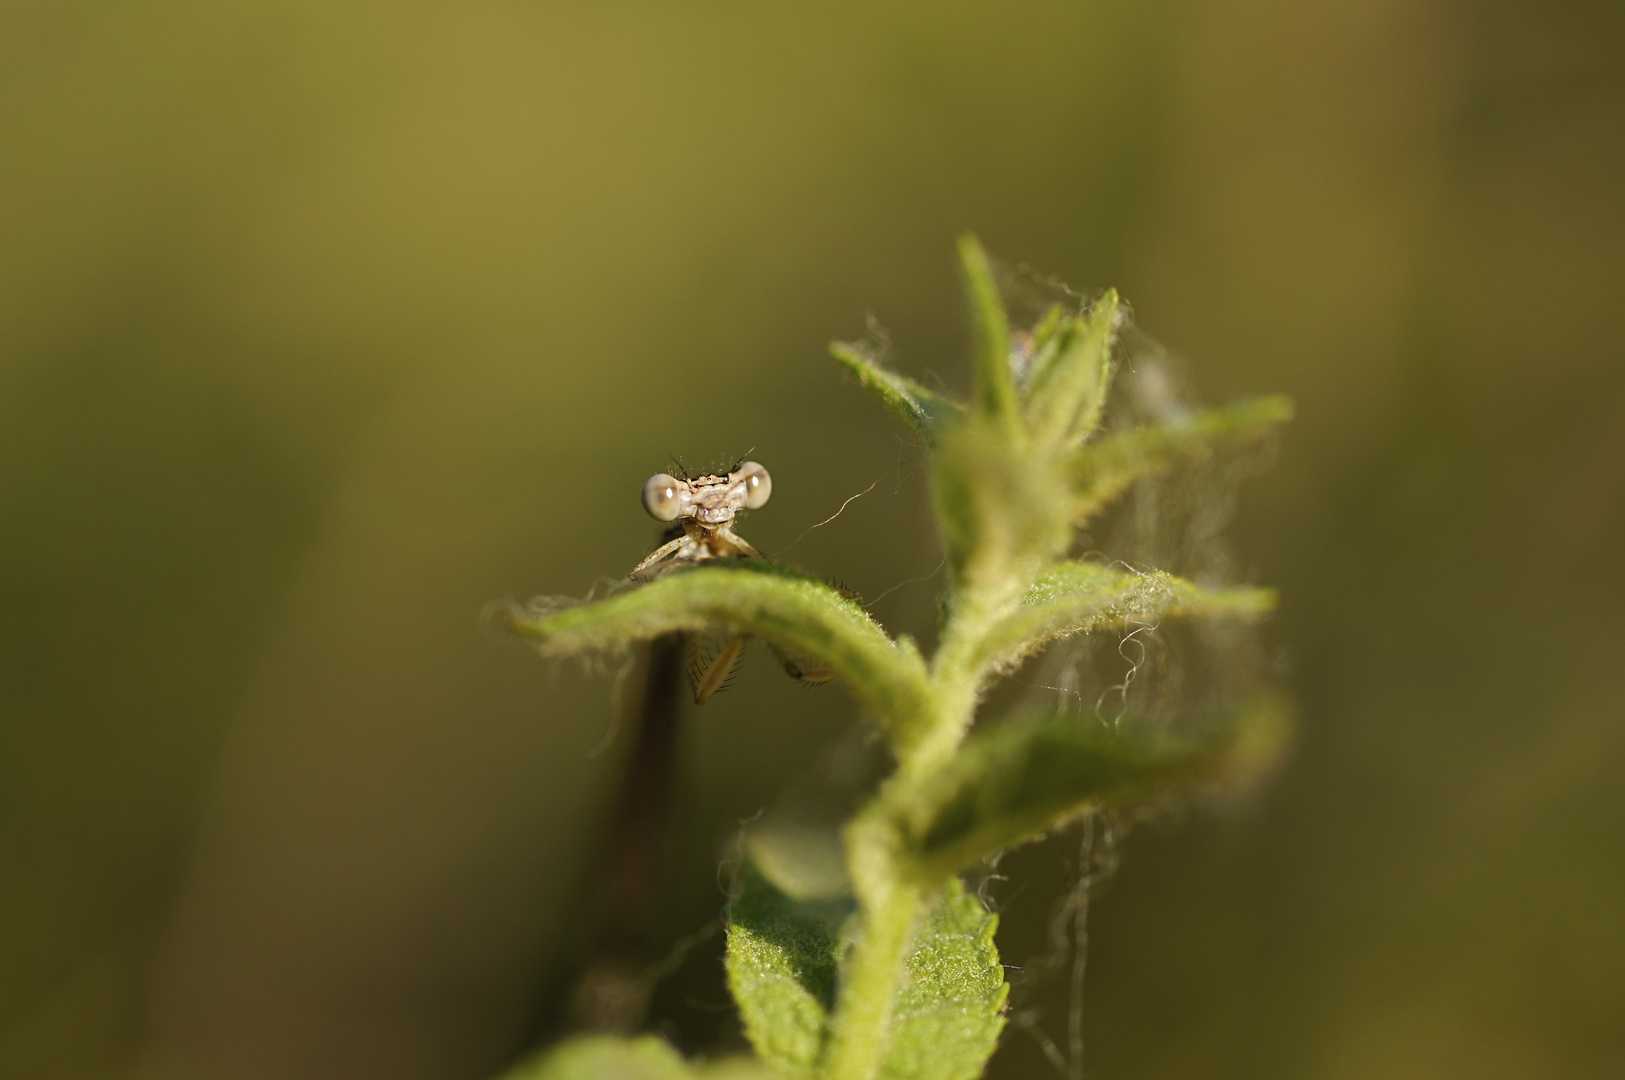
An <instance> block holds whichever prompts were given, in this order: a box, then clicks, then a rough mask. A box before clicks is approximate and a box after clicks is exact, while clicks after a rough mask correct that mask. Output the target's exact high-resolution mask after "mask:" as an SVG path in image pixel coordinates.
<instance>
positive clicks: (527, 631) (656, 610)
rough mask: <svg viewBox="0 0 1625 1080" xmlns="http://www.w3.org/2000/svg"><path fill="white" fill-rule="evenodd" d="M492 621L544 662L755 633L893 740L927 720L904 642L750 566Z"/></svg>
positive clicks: (817, 593) (678, 576)
mask: <svg viewBox="0 0 1625 1080" xmlns="http://www.w3.org/2000/svg"><path fill="white" fill-rule="evenodd" d="M719 563H720V565H719ZM501 622H502V625H503V627H504V628H505V629H506V630H508V631H509V632H511V633H513V634H516V635H518V636H519V637H522V638H527V639H529V640H531V641H534V642H535V643H536V644H537V646H538V648H539V650H540V652H541V653H542V655H543V656H548V657H566V656H575V655H580V654H584V653H591V652H619V651H623V650H625V649H626V648H627V647H628V646H629V645H631V644H632V643H633V642H636V641H643V640H647V639H649V638H654V637H658V636H659V635H661V634H668V633H671V632H673V631H678V630H687V631H703V630H705V629H707V628H710V627H722V628H725V629H728V630H731V631H734V632H735V633H749V634H756V635H758V636H760V637H762V638H764V639H766V640H767V641H768V642H769V643H770V644H772V645H775V646H777V647H779V648H781V649H784V650H787V651H790V652H794V653H798V654H802V655H805V656H808V657H810V658H813V659H816V660H818V661H820V662H822V663H825V664H828V665H830V666H831V667H833V668H834V669H835V671H836V672H837V673H838V674H839V676H840V678H841V679H843V680H844V681H845V682H846V683H847V685H848V686H849V687H850V688H851V690H852V692H853V694H855V695H856V696H857V698H858V700H859V701H861V702H863V703H864V704H865V705H866V706H867V707H868V708H869V711H870V712H871V714H872V715H873V716H874V717H875V718H876V719H877V720H879V721H881V722H882V723H889V724H891V725H893V726H892V727H891V728H890V731H891V733H892V735H893V736H894V738H898V739H904V738H907V737H908V736H909V735H910V734H911V731H912V729H913V728H915V727H916V726H918V725H919V724H920V723H923V721H924V719H925V717H927V716H928V715H929V700H928V693H929V687H928V684H927V676H926V670H925V663H924V661H922V660H921V659H920V654H919V651H918V650H917V649H916V648H915V647H914V642H913V641H912V640H911V639H909V638H906V637H905V638H903V639H902V640H900V641H896V642H894V641H892V639H891V638H889V637H887V636H886V632H885V631H884V630H882V629H881V628H880V626H879V625H878V624H877V623H876V622H875V621H874V620H873V619H871V618H870V617H869V613H868V612H866V611H864V610H863V608H861V607H859V606H858V605H857V604H856V603H855V602H853V601H852V600H848V599H846V598H844V597H842V596H841V595H840V594H839V593H838V592H837V591H836V590H835V589H833V588H831V587H830V586H828V585H826V584H825V583H824V582H822V581H820V580H819V579H817V578H815V577H811V576H809V575H806V574H802V573H800V572H799V571H796V570H791V569H789V568H787V567H783V566H776V565H774V564H772V563H767V562H762V561H759V560H755V559H750V560H744V561H738V562H734V561H728V562H726V563H723V562H721V560H718V562H714V563H707V564H703V565H698V566H694V567H690V568H680V569H677V570H674V571H672V572H670V573H668V574H666V575H665V576H664V577H661V578H659V579H657V580H655V581H652V582H650V583H648V584H646V585H641V586H638V587H637V588H633V589H627V590H625V591H623V592H620V593H616V594H615V595H613V596H610V597H609V598H607V599H604V600H599V601H595V602H591V603H580V602H576V601H571V600H559V599H556V598H552V597H543V598H541V599H539V600H535V601H532V602H531V603H530V604H529V605H528V606H526V607H524V608H514V609H512V610H509V611H507V612H506V613H505V614H504V616H503V617H502V619H501Z"/></svg>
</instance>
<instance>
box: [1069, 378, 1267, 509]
mask: <svg viewBox="0 0 1625 1080" xmlns="http://www.w3.org/2000/svg"><path fill="white" fill-rule="evenodd" d="M1290 419H1292V399H1291V398H1288V397H1285V396H1283V395H1279V394H1277V395H1274V396H1271V397H1263V398H1258V399H1256V400H1253V401H1245V402H1242V403H1240V404H1238V405H1232V406H1230V407H1228V408H1224V409H1208V410H1205V411H1203V412H1199V413H1196V414H1194V415H1192V416H1189V417H1186V418H1184V419H1182V420H1178V421H1173V422H1169V423H1163V424H1150V425H1147V426H1145V427H1139V428H1134V429H1132V430H1129V431H1120V432H1114V433H1112V434H1110V435H1106V436H1103V437H1101V438H1099V439H1096V440H1095V441H1094V442H1092V443H1089V444H1087V445H1085V446H1084V447H1083V448H1082V449H1080V450H1077V451H1075V452H1074V453H1073V454H1072V455H1071V456H1070V457H1069V458H1068V459H1067V471H1068V472H1069V474H1070V475H1071V477H1072V484H1073V491H1074V493H1075V495H1074V499H1075V505H1074V510H1073V514H1074V517H1075V518H1076V519H1077V520H1080V521H1081V520H1083V519H1085V518H1087V517H1089V516H1090V515H1091V514H1094V513H1095V512H1096V511H1098V510H1100V509H1101V507H1103V506H1105V505H1106V504H1107V503H1109V502H1110V501H1111V500H1112V499H1114V498H1116V497H1117V496H1118V495H1120V494H1122V492H1123V491H1124V490H1126V489H1127V488H1128V487H1129V486H1130V485H1132V484H1133V483H1134V482H1135V481H1137V480H1139V479H1141V478H1143V477H1146V476H1150V475H1152V474H1153V473H1156V472H1160V471H1161V470H1163V469H1166V468H1168V467H1169V466H1171V465H1174V464H1177V463H1178V462H1180V461H1186V460H1190V459H1193V458H1197V457H1200V456H1201V455H1203V454H1206V453H1208V452H1209V451H1210V450H1212V449H1213V448H1214V447H1217V446H1220V445H1224V444H1227V443H1237V442H1245V441H1248V440H1251V439H1257V438H1260V437H1261V436H1263V435H1264V434H1266V433H1267V432H1269V431H1270V430H1271V429H1273V428H1274V427H1276V426H1277V425H1279V424H1283V423H1285V422H1286V421H1288V420H1290Z"/></svg>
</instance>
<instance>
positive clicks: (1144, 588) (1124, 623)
mask: <svg viewBox="0 0 1625 1080" xmlns="http://www.w3.org/2000/svg"><path fill="white" fill-rule="evenodd" d="M1274 608H1275V591H1274V590H1273V589H1259V588H1250V587H1246V586H1239V587H1230V588H1219V589H1212V588H1204V587H1203V586H1201V585H1198V584H1196V583H1195V582H1193V581H1187V580H1186V579H1185V578H1182V577H1177V576H1175V575H1173V574H1167V573H1163V572H1162V571H1160V570H1152V571H1148V572H1143V573H1142V572H1141V571H1138V570H1134V569H1131V568H1129V567H1127V566H1124V565H1123V564H1121V563H1110V564H1108V563H1103V562H1097V561H1094V560H1089V559H1084V560H1079V561H1076V562H1063V563H1057V564H1056V565H1054V566H1052V567H1050V568H1049V569H1048V570H1047V571H1045V572H1044V574H1043V575H1042V576H1040V577H1039V578H1038V580H1037V581H1035V582H1034V583H1033V585H1032V587H1031V588H1029V589H1028V590H1027V594H1026V595H1025V596H1024V597H1023V598H1022V605H1021V607H1019V608H1017V609H1016V610H1015V611H1013V612H1011V613H1010V614H1009V615H1008V616H1006V617H1005V618H1004V619H1003V620H1001V621H1000V622H999V623H998V624H997V625H995V626H994V627H993V629H992V630H991V631H989V633H988V635H987V637H986V638H985V639H984V640H983V645H982V649H981V651H980V653H979V654H978V656H977V660H978V662H979V663H981V664H984V665H986V666H988V667H990V668H993V669H996V670H1003V669H1008V668H1010V667H1012V666H1014V665H1015V664H1017V663H1019V662H1020V661H1021V660H1023V659H1025V658H1026V657H1028V656H1030V655H1032V654H1033V653H1035V652H1037V651H1038V650H1039V649H1042V648H1043V647H1044V646H1046V645H1048V644H1049V643H1051V642H1052V641H1055V640H1057V639H1059V638H1064V637H1071V636H1072V635H1074V634H1087V633H1089V632H1091V631H1095V630H1105V629H1120V628H1123V627H1128V626H1150V625H1154V624H1155V623H1157V622H1158V621H1159V620H1161V619H1167V618H1198V617H1204V616H1234V617H1243V618H1247V617H1256V616H1259V615H1264V614H1267V613H1269V612H1270V611H1272V610H1274Z"/></svg>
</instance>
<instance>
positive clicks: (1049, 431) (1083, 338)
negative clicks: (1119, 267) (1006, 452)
mask: <svg viewBox="0 0 1625 1080" xmlns="http://www.w3.org/2000/svg"><path fill="white" fill-rule="evenodd" d="M1121 321H1122V304H1121V303H1120V301H1119V300H1118V297H1117V293H1116V291H1115V290H1111V289H1108V290H1107V291H1106V294H1105V295H1104V296H1102V297H1101V298H1100V299H1099V300H1097V301H1095V303H1094V304H1093V305H1091V307H1090V309H1089V311H1088V312H1087V313H1086V314H1083V315H1079V316H1076V317H1071V318H1067V319H1066V320H1064V322H1063V323H1062V324H1061V326H1060V328H1059V330H1058V331H1057V333H1056V334H1055V337H1054V345H1053V347H1051V348H1049V349H1048V350H1041V351H1040V353H1039V357H1038V360H1037V361H1036V362H1035V364H1034V371H1033V376H1032V379H1031V381H1030V382H1029V383H1028V385H1027V404H1026V408H1027V425H1028V428H1029V429H1030V430H1031V432H1032V435H1033V442H1034V443H1035V444H1036V445H1038V446H1040V447H1048V448H1054V449H1056V450H1062V449H1067V448H1070V447H1073V446H1076V445H1077V444H1078V443H1080V442H1082V441H1083V440H1084V439H1085V438H1086V437H1088V436H1089V435H1090V434H1091V433H1092V432H1093V431H1094V430H1095V428H1096V426H1097V425H1099V423H1100V412H1101V409H1102V407H1103V406H1104V405H1105V403H1106V390H1107V388H1108V387H1109V386H1110V385H1111V377H1112V360H1111V352H1112V344H1113V343H1114V342H1115V341H1116V340H1117V330H1118V326H1119V325H1120V323H1121Z"/></svg>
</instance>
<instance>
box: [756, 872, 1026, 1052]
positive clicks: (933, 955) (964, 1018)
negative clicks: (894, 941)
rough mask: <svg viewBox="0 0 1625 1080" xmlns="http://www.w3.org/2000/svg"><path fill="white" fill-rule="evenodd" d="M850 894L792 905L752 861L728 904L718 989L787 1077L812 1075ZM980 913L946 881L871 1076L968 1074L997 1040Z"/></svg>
mask: <svg viewBox="0 0 1625 1080" xmlns="http://www.w3.org/2000/svg"><path fill="white" fill-rule="evenodd" d="M852 910H853V907H852V902H851V901H850V900H846V901H843V902H839V903H829V902H817V903H809V902H806V901H796V900H792V899H790V898H789V897H788V896H786V895H785V894H783V893H782V892H780V891H779V890H778V889H777V888H775V887H774V886H773V885H772V884H771V883H770V882H769V881H768V880H767V879H766V878H765V877H763V876H762V875H761V874H760V873H759V872H757V871H755V870H754V869H750V868H747V870H746V871H745V873H744V874H742V875H741V879H740V892H739V895H738V896H737V897H736V898H735V899H734V901H733V904H732V905H731V906H730V909H729V927H728V961H727V966H728V987H729V989H730V990H731V991H732V992H733V995H734V1000H735V1001H736V1002H737V1003H738V1005H739V1011H740V1014H741V1016H742V1017H743V1018H744V1022H745V1033H746V1035H747V1036H748V1037H749V1038H750V1040H751V1045H752V1046H754V1047H755V1048H756V1052H757V1053H758V1054H759V1055H761V1057H762V1058H763V1059H764V1060H765V1061H767V1062H768V1063H769V1064H770V1065H772V1066H773V1067H774V1068H775V1069H776V1070H777V1071H778V1072H780V1073H781V1074H782V1075H784V1076H788V1077H811V1076H814V1075H816V1070H817V1062H818V1055H819V1053H820V1051H821V1050H822V1049H823V1045H824V1042H825V1040H826V1039H827V1038H828V1022H829V1010H830V1006H831V1003H832V1002H833V1000H834V993H835V983H836V979H837V978H838V972H839V958H840V956H841V953H842V949H843V945H842V940H841V926H842V924H843V923H844V922H845V921H846V919H847V918H848V917H849V916H850V914H851V912H852ZM997 926H998V917H997V916H996V915H992V914H990V913H989V912H988V911H987V910H986V909H985V908H983V907H982V904H981V902H980V901H979V900H977V899H976V897H975V896H972V895H971V894H969V893H967V892H966V891H965V888H964V886H963V885H961V884H960V883H959V881H958V879H950V880H948V881H947V883H946V884H945V886H944V888H943V889H942V891H941V893H940V895H939V897H938V899H937V901H936V902H935V903H934V904H933V905H932V907H931V910H930V911H929V913H928V914H927V915H926V916H925V918H923V919H922V920H921V922H920V925H919V927H918V928H917V929H916V930H915V934H914V942H913V945H912V947H911V948H910V951H909V954H908V957H907V959H906V960H905V966H906V969H907V978H906V981H905V984H904V986H903V988H902V990H901V992H900V993H899V995H898V998H897V1002H896V1006H895V1011H894V1013H893V1017H892V1023H891V1026H890V1028H889V1033H890V1038H889V1043H888V1046H887V1049H886V1052H885V1055H884V1057H883V1058H882V1061H881V1064H880V1069H879V1070H878V1072H877V1073H876V1075H877V1077H878V1078H880V1080H927V1078H929V1080H972V1078H974V1077H978V1076H980V1075H981V1074H982V1067H983V1066H984V1065H985V1064H986V1062H987V1059H988V1058H989V1057H991V1056H992V1054H993V1051H994V1049H995V1048H996V1046H997V1044H998V1037H999V1032H1000V1031H1001V1030H1002V1029H1003V1027H1004V1015H1003V1009H1004V1001H1005V998H1006V996H1007V995H1008V992H1009V988H1008V986H1007V985H1006V984H1005V981H1004V969H1003V968H1002V967H1001V966H1000V964H999V955H998V950H997V949H996V948H995V947H994V944H993V933H994V930H995V929H996V928H997Z"/></svg>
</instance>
